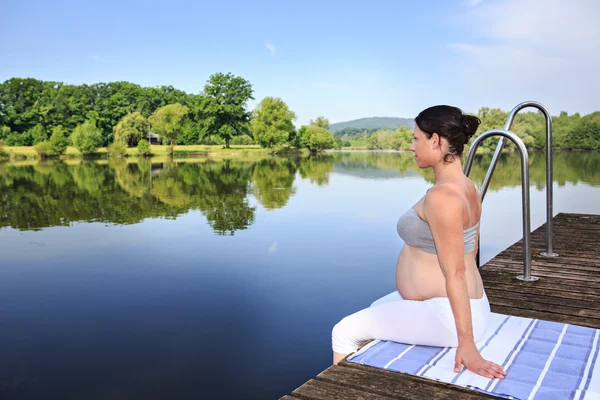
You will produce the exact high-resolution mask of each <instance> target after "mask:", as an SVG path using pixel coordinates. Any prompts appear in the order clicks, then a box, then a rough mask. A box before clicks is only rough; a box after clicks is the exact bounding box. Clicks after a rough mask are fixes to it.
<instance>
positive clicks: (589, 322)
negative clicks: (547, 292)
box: [490, 304, 600, 329]
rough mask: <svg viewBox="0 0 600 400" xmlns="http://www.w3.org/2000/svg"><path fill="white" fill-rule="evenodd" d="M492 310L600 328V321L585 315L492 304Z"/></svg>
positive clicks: (499, 312) (517, 315)
mask: <svg viewBox="0 0 600 400" xmlns="http://www.w3.org/2000/svg"><path fill="white" fill-rule="evenodd" d="M490 308H491V310H492V312H495V313H498V314H505V315H514V316H516V317H525V318H537V319H543V320H546V321H554V322H562V323H565V324H573V325H581V326H588V327H590V328H596V329H598V328H600V321H598V320H594V319H590V318H585V317H577V316H572V315H563V314H554V313H552V312H551V311H546V312H544V311H538V310H529V309H524V308H516V307H505V306H499V305H494V304H491V307H490Z"/></svg>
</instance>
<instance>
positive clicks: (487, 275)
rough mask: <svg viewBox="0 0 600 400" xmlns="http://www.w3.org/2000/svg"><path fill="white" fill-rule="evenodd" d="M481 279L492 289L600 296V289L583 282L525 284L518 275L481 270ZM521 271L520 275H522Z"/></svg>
mask: <svg viewBox="0 0 600 400" xmlns="http://www.w3.org/2000/svg"><path fill="white" fill-rule="evenodd" d="M479 272H480V274H481V278H482V279H483V285H484V286H485V287H488V285H489V286H490V287H492V286H493V285H496V284H498V285H502V284H505V285H510V286H511V287H512V288H513V289H514V290H515V291H527V290H530V288H538V289H546V290H552V291H563V292H574V293H587V294H591V295H600V287H599V288H592V287H587V286H585V285H581V282H564V281H563V282H561V284H560V285H557V282H556V280H553V279H542V280H538V281H536V282H523V281H520V280H518V279H517V278H516V277H515V276H516V275H517V274H516V273H509V274H507V273H505V272H494V271H487V270H483V269H480V270H479ZM522 273H523V271H520V272H519V274H522Z"/></svg>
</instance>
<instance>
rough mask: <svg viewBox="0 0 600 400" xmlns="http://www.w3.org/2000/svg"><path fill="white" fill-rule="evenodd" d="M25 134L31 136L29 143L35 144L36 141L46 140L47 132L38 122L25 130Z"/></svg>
mask: <svg viewBox="0 0 600 400" xmlns="http://www.w3.org/2000/svg"><path fill="white" fill-rule="evenodd" d="M27 135H29V137H30V138H31V144H33V145H36V144H38V143H42V142H45V141H46V140H48V134H47V133H46V130H45V129H44V127H43V126H42V125H40V124H37V125H36V126H34V127H33V128H31V129H30V130H28V131H27Z"/></svg>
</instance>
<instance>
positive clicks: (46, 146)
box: [33, 142, 54, 160]
mask: <svg viewBox="0 0 600 400" xmlns="http://www.w3.org/2000/svg"><path fill="white" fill-rule="evenodd" d="M33 148H34V149H35V151H36V152H37V153H38V155H39V156H40V158H41V159H42V160H45V159H47V158H49V157H51V156H53V155H54V150H53V149H52V144H51V143H50V142H40V143H38V144H36V145H35V146H33Z"/></svg>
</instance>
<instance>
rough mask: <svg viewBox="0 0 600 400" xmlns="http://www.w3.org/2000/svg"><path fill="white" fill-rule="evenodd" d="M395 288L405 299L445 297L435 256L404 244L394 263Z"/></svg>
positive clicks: (442, 280) (443, 285) (440, 271)
mask: <svg viewBox="0 0 600 400" xmlns="http://www.w3.org/2000/svg"><path fill="white" fill-rule="evenodd" d="M396 288H397V289H398V292H399V293H400V295H401V296H402V297H403V298H404V299H407V300H427V299H430V298H432V297H447V295H446V280H445V278H444V275H443V274H442V270H441V268H440V265H439V262H438V259H437V256H436V255H435V254H429V253H425V252H424V251H421V250H419V249H417V248H415V247H412V246H409V245H407V244H405V245H404V247H403V248H402V251H401V252H400V255H399V256H398V262H397V263H396Z"/></svg>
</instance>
